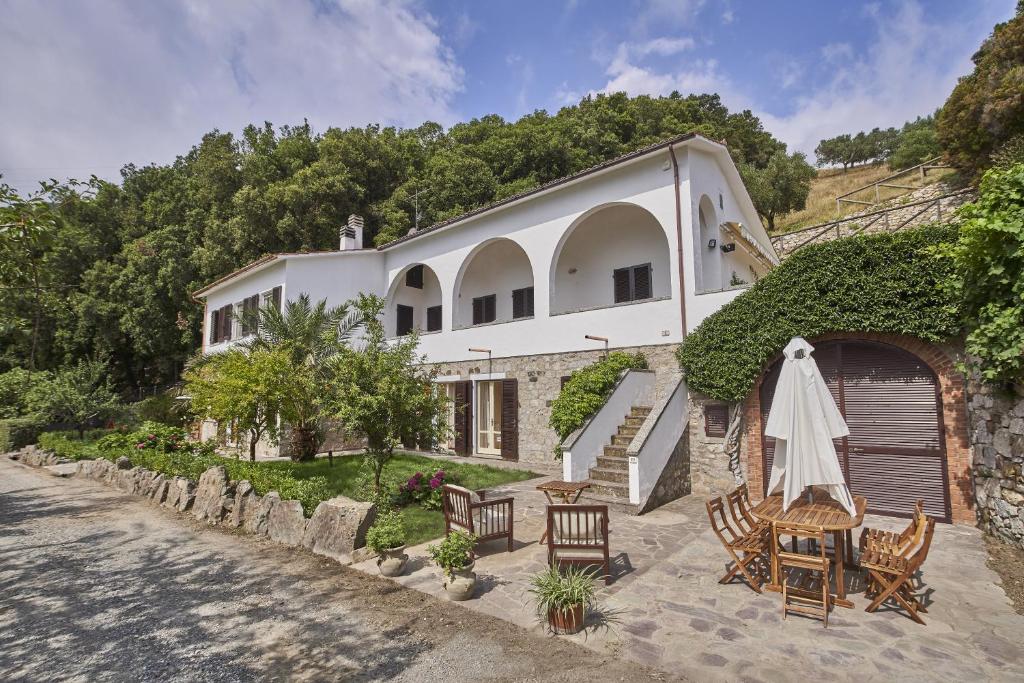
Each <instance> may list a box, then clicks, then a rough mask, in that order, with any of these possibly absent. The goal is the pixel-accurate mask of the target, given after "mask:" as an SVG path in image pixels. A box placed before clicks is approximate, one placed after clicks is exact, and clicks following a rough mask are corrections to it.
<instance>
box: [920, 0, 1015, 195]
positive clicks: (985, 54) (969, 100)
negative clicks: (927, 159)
mask: <svg viewBox="0 0 1024 683" xmlns="http://www.w3.org/2000/svg"><path fill="white" fill-rule="evenodd" d="M971 59H972V61H973V62H974V71H972V72H971V73H970V74H968V75H967V76H964V77H963V78H961V79H960V82H959V83H957V85H956V87H955V88H954V89H953V92H952V94H950V96H949V99H947V100H946V103H945V104H944V105H943V106H942V111H941V112H940V113H939V117H938V137H939V142H940V143H941V144H942V148H943V149H944V150H945V152H946V155H947V156H948V157H949V160H950V161H951V162H952V164H953V165H954V166H956V167H957V168H958V169H961V170H962V171H964V172H965V174H966V175H967V176H969V177H971V178H977V177H979V176H980V175H981V173H982V172H983V171H984V170H985V169H986V168H988V167H989V165H990V161H991V157H992V155H993V153H995V152H996V151H997V150H998V149H999V148H1000V147H1001V146H1002V145H1003V144H1004V143H1005V142H1007V141H1008V140H1010V139H1011V138H1013V137H1014V136H1015V135H1019V134H1021V133H1024V98H1022V97H1021V92H1022V91H1024V2H1021V3H1019V4H1018V5H1017V14H1016V16H1015V17H1014V18H1013V19H1010V20H1009V21H1007V22H1004V23H1001V24H997V25H996V27H995V28H994V29H993V31H992V35H991V36H989V37H988V38H987V39H986V40H985V42H984V43H982V45H981V47H980V48H979V49H978V51H977V52H976V53H975V54H974V56H973V57H972V58H971Z"/></svg>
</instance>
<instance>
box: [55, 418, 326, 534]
mask: <svg viewBox="0 0 1024 683" xmlns="http://www.w3.org/2000/svg"><path fill="white" fill-rule="evenodd" d="M175 431H178V430H176V429H175V428H173V427H168V426H166V425H155V424H154V423H145V424H143V426H142V429H139V430H138V431H135V432H131V433H123V432H118V433H114V434H110V435H108V436H105V437H103V438H102V439H100V440H99V441H96V442H89V441H79V440H78V438H77V436H76V434H75V433H73V432H46V433H44V434H42V435H41V436H40V437H39V447H40V448H42V449H44V450H48V451H53V452H54V453H56V454H57V455H59V456H61V457H65V458H70V459H71V460H83V459H94V458H104V459H106V460H111V461H114V460H117V459H118V458H119V457H121V456H126V457H127V458H128V459H129V460H130V461H131V463H132V466H133V467H145V468H146V469H148V470H152V471H154V472H160V473H161V474H164V475H166V476H168V477H185V478H187V479H191V480H192V481H198V480H199V477H200V476H201V475H202V474H203V472H205V471H206V470H208V469H210V468H211V467H217V466H221V467H224V469H225V470H227V473H228V477H229V478H230V479H233V480H235V481H242V480H248V482H249V483H250V484H252V487H253V488H254V489H255V490H256V493H258V494H260V495H264V494H266V493H268V492H269V491H277V492H278V493H280V494H281V498H282V499H285V500H298V501H299V502H300V503H302V509H303V511H304V512H305V513H306V515H307V516H309V515H311V514H313V511H314V510H315V509H316V506H317V505H319V504H320V502H321V501H324V500H327V499H328V498H330V497H331V492H330V489H329V488H328V485H327V480H326V479H324V478H323V477H320V476H314V477H308V478H305V479H297V478H295V476H294V474H293V472H292V470H291V469H290V468H284V467H281V466H280V465H278V466H276V467H266V466H264V465H263V464H261V463H252V462H249V461H243V460H232V459H229V458H222V457H221V456H219V455H216V454H215V453H214V451H213V446H212V445H209V444H194V443H186V442H185V441H184V438H183V437H182V438H181V439H180V442H181V444H182V445H181V446H180V447H176V448H174V449H173V450H171V449H169V448H168V447H167V445H166V444H167V442H168V439H167V438H165V437H166V436H167V434H169V433H170V432H175ZM154 434H155V435H156V436H157V441H158V442H159V443H161V444H162V445H161V446H160V447H157V448H153V447H147V446H145V443H146V437H147V436H151V435H154ZM175 440H178V439H175ZM139 445H142V446H143V447H142V448H140V447H139Z"/></svg>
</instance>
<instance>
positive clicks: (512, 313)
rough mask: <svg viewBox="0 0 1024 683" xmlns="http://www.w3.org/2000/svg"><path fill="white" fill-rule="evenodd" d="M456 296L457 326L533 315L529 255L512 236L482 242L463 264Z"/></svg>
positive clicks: (500, 321) (455, 319) (505, 320)
mask: <svg viewBox="0 0 1024 683" xmlns="http://www.w3.org/2000/svg"><path fill="white" fill-rule="evenodd" d="M454 296H455V299H454V306H455V308H454V310H455V318H454V321H453V325H454V327H456V328H461V327H470V326H472V325H486V324H489V323H502V322H509V321H511V320H521V319H526V318H532V317H533V268H532V267H531V266H530V259H529V257H528V256H527V255H526V252H525V251H523V248H522V247H520V246H519V245H518V244H516V243H515V242H513V241H512V240H510V239H505V238H500V239H495V240H491V241H489V242H485V243H484V244H481V245H479V246H478V247H477V248H476V249H474V250H473V251H472V252H471V253H470V255H469V256H467V257H466V260H465V262H463V264H462V268H461V269H460V272H459V276H458V278H457V279H456V281H455V294H454Z"/></svg>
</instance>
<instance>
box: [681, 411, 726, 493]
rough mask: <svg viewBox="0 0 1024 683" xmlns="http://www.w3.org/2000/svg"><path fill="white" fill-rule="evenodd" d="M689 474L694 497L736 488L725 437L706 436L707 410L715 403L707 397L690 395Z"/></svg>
mask: <svg viewBox="0 0 1024 683" xmlns="http://www.w3.org/2000/svg"><path fill="white" fill-rule="evenodd" d="M689 402H690V405H689V408H690V427H689V429H688V430H687V431H688V433H689V435H690V472H691V475H690V476H691V478H692V481H693V491H694V493H700V494H705V495H714V494H719V493H725V492H726V491H731V490H732V489H734V488H736V477H735V475H734V474H733V473H732V470H730V469H729V455H728V453H727V452H726V448H725V438H724V437H714V436H707V434H706V433H705V430H704V407H705V406H706V405H707V404H709V403H721V401H713V400H711V399H709V398H708V397H707V396H704V395H701V394H696V393H691V394H690V398H689Z"/></svg>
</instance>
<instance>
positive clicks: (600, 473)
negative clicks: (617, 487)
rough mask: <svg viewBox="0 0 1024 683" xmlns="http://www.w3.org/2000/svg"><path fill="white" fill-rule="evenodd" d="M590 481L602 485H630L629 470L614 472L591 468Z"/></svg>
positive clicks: (601, 468)
mask: <svg viewBox="0 0 1024 683" xmlns="http://www.w3.org/2000/svg"><path fill="white" fill-rule="evenodd" d="M590 480H591V481H597V482H601V483H602V484H629V470H625V471H623V470H613V469H605V468H603V467H591V468H590Z"/></svg>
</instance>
